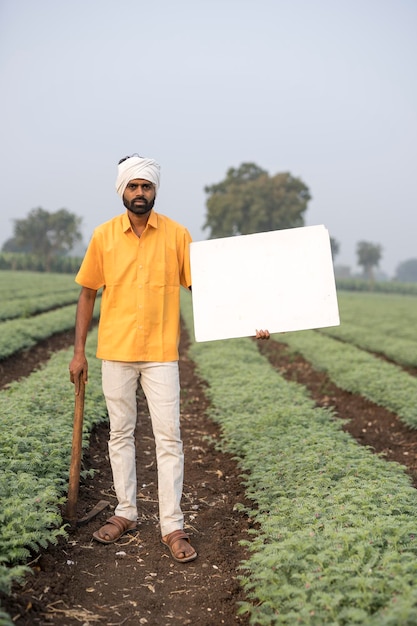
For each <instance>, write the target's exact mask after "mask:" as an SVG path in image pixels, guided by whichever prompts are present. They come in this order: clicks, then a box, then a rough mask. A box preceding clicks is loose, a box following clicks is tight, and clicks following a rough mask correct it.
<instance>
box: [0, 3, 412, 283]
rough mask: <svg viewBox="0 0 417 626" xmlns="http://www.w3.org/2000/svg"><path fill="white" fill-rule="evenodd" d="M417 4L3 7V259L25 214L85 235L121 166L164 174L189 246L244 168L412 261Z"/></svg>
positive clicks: (310, 219)
mask: <svg viewBox="0 0 417 626" xmlns="http://www.w3.org/2000/svg"><path fill="white" fill-rule="evenodd" d="M416 33H417V2H416V1H415V0H256V1H255V0H200V1H199V0H177V1H176V2H171V1H170V0H156V1H155V2H150V1H149V0H148V2H142V1H141V0H71V1H69V0H36V1H34V0H0V80H1V93H2V95H1V98H0V113H1V115H0V131H1V139H0V161H1V162H0V166H1V181H2V182H1V185H0V246H1V245H2V244H3V243H4V241H6V239H8V238H9V237H11V236H12V234H13V220H14V219H16V218H17V219H20V218H24V217H26V216H27V214H28V212H29V211H30V210H31V209H33V208H35V207H39V206H40V207H42V208H44V209H46V210H48V211H51V212H53V211H56V210H58V209H60V208H67V209H68V210H69V211H71V212H73V213H76V214H77V215H80V216H82V217H83V234H84V239H85V242H88V240H89V238H90V235H91V233H92V230H93V228H94V227H95V226H96V225H98V224H100V223H101V222H103V221H105V220H107V219H110V218H111V217H113V216H114V215H116V214H118V213H121V212H122V211H123V210H124V208H123V206H122V205H121V202H120V199H119V197H118V196H117V195H116V192H115V187H114V184H115V178H116V165H117V162H118V160H119V158H121V157H122V156H125V155H128V154H132V153H135V152H138V153H139V154H141V155H142V156H148V157H153V158H155V159H156V160H157V161H159V163H160V164H161V167H162V174H161V189H160V194H159V197H158V202H157V206H156V210H157V211H159V212H161V213H165V214H167V215H169V216H170V217H172V218H173V219H175V220H177V221H179V222H181V223H183V224H184V225H185V226H187V227H188V228H189V230H190V232H191V234H192V236H193V238H194V239H195V240H197V241H198V240H201V239H206V238H207V234H208V233H207V231H204V232H203V231H202V226H203V224H204V221H205V212H206V206H205V201H206V194H205V193H204V187H205V185H211V184H213V183H216V182H219V181H220V180H222V179H223V178H224V177H225V175H226V172H227V170H228V168H229V167H239V165H240V164H241V163H243V162H247V161H251V162H255V163H256V164H257V165H258V166H260V167H262V168H264V169H266V170H268V172H269V173H270V174H271V175H274V174H276V173H278V172H284V171H289V172H291V174H292V175H294V176H297V177H300V178H301V179H302V180H303V181H304V183H306V185H307V186H308V187H309V189H310V191H311V195H312V198H313V199H312V200H311V202H310V203H309V208H308V210H307V213H306V225H317V224H324V225H325V226H326V227H327V228H328V229H329V231H330V234H331V235H332V236H333V237H334V238H335V239H337V241H338V242H339V243H340V254H339V255H338V257H337V258H336V264H339V265H340V264H346V265H350V266H351V267H352V269H353V270H355V269H356V267H355V266H356V244H357V242H358V241H362V240H365V241H369V242H372V243H378V244H380V245H382V247H383V257H382V260H381V263H380V268H381V269H382V270H384V271H385V272H386V273H387V274H388V275H390V276H391V275H393V274H394V272H395V269H396V267H397V266H398V264H399V263H400V262H402V261H404V260H407V259H410V258H417V71H416V61H417V36H416Z"/></svg>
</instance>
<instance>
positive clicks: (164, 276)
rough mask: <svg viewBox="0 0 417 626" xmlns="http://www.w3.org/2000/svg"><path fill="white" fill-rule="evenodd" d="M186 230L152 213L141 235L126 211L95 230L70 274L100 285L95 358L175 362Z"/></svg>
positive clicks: (186, 276) (187, 277) (185, 278)
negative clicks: (133, 226)
mask: <svg viewBox="0 0 417 626" xmlns="http://www.w3.org/2000/svg"><path fill="white" fill-rule="evenodd" d="M190 242H191V236H190V234H189V232H188V230H187V229H186V228H184V227H183V226H181V225H180V224H177V223H176V222H174V221H173V220H171V219H169V218H168V217H165V216H164V215H160V214H158V213H155V212H154V211H151V213H150V215H149V219H148V223H147V225H146V228H145V230H144V232H143V233H142V235H141V236H140V238H139V237H137V236H136V235H135V233H134V232H133V230H132V228H131V225H130V220H129V217H128V214H127V212H126V213H124V214H122V215H118V216H117V217H114V218H113V219H111V220H110V221H108V222H106V223H104V224H102V225H101V226H99V227H98V228H96V229H95V231H94V233H93V236H92V239H91V241H90V244H89V246H88V249H87V252H86V254H85V257H84V260H83V262H82V264H81V267H80V270H79V272H78V274H77V276H76V278H75V280H76V282H77V283H78V284H80V285H82V286H83V287H89V288H90V289H100V287H103V294H102V301H101V312H100V323H99V332H98V346H97V357H98V358H99V359H106V360H109V361H159V362H162V361H176V360H178V345H179V337H180V326H179V321H180V285H182V286H183V287H189V286H190V285H191V272H190V255H189V244H190Z"/></svg>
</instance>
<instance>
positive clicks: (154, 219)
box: [122, 209, 158, 233]
mask: <svg viewBox="0 0 417 626" xmlns="http://www.w3.org/2000/svg"><path fill="white" fill-rule="evenodd" d="M148 224H149V226H152V228H158V214H157V213H155V211H154V210H153V209H152V210H151V212H150V214H149V217H148ZM122 225H123V232H124V233H125V232H126V231H128V230H129V229H130V228H132V227H131V224H130V219H129V216H128V214H127V211H126V213H124V214H123V215H122Z"/></svg>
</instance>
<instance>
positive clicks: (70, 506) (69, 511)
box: [65, 372, 85, 526]
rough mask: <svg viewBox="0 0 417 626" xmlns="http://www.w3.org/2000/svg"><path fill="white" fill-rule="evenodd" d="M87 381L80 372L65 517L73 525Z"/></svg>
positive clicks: (78, 484)
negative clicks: (85, 381)
mask: <svg viewBox="0 0 417 626" xmlns="http://www.w3.org/2000/svg"><path fill="white" fill-rule="evenodd" d="M84 398H85V383H84V379H83V373H82V372H81V374H80V379H79V392H78V394H76V395H75V406H74V427H73V432H72V450H71V465H70V473H69V484H68V501H67V507H66V513H65V518H66V520H67V521H68V522H69V523H70V524H71V526H76V525H77V501H78V489H79V486H80V470H81V449H82V442H83V421H84Z"/></svg>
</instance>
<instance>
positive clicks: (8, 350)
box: [0, 299, 100, 360]
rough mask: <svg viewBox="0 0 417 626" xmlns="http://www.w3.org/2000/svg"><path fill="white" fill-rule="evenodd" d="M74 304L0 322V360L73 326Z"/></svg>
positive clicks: (96, 309) (97, 312) (97, 311)
mask: <svg viewBox="0 0 417 626" xmlns="http://www.w3.org/2000/svg"><path fill="white" fill-rule="evenodd" d="M99 310H100V300H99V299H97V301H96V305H95V309H94V317H95V318H97V317H98V316H99ZM75 311H76V305H75V304H72V305H69V306H65V307H62V308H60V309H56V310H54V311H49V312H47V313H41V314H40V315H35V316H34V317H29V318H27V319H15V320H9V321H7V322H2V323H1V324H0V360H1V359H5V358H6V357H8V356H10V355H12V354H14V353H15V352H18V351H19V350H25V349H27V348H31V347H32V346H34V345H35V344H36V343H37V342H39V341H41V340H42V339H46V338H47V337H50V336H51V335H54V334H55V333H59V332H63V331H65V330H69V329H71V328H73V327H74V322H75Z"/></svg>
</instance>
